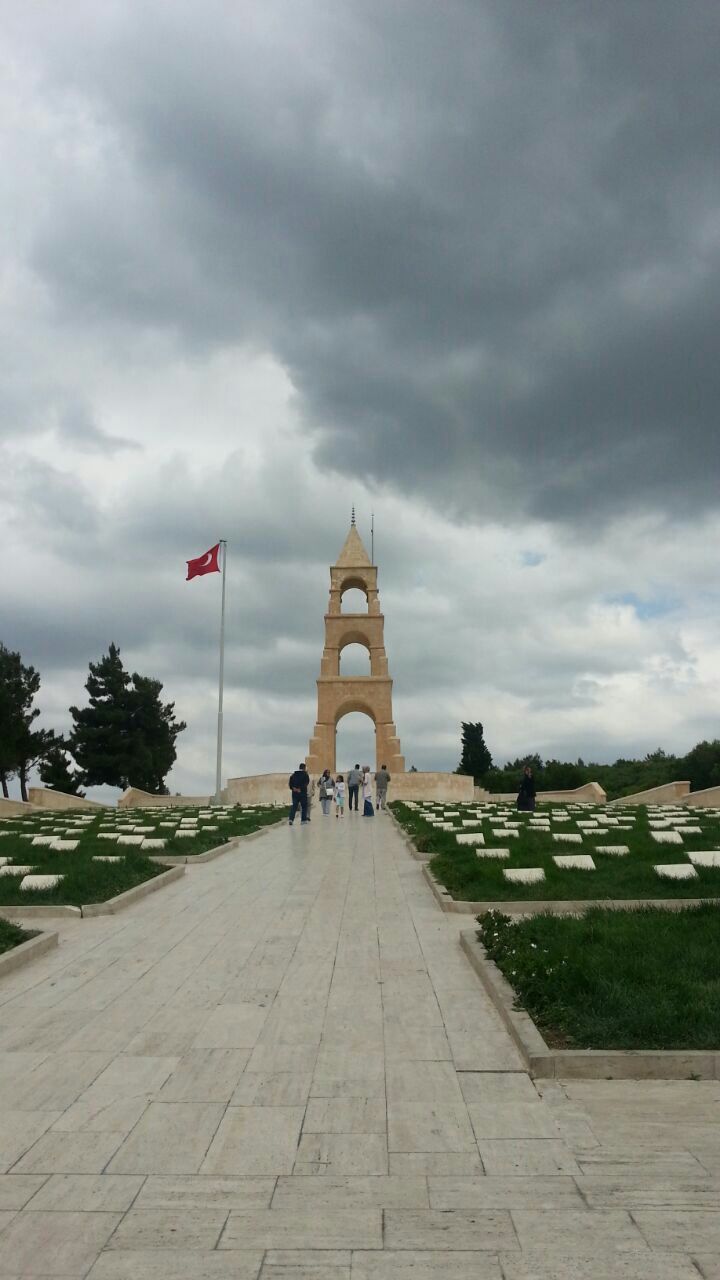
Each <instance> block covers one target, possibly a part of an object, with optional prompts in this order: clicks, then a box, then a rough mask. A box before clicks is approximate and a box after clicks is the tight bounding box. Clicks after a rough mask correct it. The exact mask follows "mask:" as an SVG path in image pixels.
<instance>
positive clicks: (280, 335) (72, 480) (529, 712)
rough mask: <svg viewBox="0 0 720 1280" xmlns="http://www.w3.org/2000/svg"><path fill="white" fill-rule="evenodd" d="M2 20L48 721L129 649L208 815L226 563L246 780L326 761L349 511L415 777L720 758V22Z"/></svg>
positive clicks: (163, 15)
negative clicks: (464, 725)
mask: <svg viewBox="0 0 720 1280" xmlns="http://www.w3.org/2000/svg"><path fill="white" fill-rule="evenodd" d="M6 9H7V14H6V15H4V16H6V19H7V20H6V24H5V36H4V48H3V50H2V51H0V59H1V60H2V67H1V68H0V70H2V72H3V74H2V75H1V76H0V114H2V117H3V120H5V121H7V122H8V125H7V128H6V131H5V132H4V133H3V135H2V137H1V138H0V146H1V147H2V159H3V171H4V174H5V176H6V188H7V199H6V200H4V201H3V208H2V210H0V229H1V230H2V232H3V235H2V244H3V246H4V248H3V257H2V262H1V264H0V266H1V271H2V274H1V277H0V279H1V280H2V295H1V297H0V353H1V354H0V371H1V372H2V379H0V385H2V387H3V390H2V395H1V397H0V438H1V439H2V443H3V450H4V454H3V462H4V464H5V463H6V465H4V466H3V470H2V480H1V481H0V499H1V500H2V508H1V509H0V522H1V525H2V533H3V542H4V559H5V563H6V565H7V566H8V567H7V568H6V570H5V576H4V582H3V606H2V615H3V616H2V632H3V637H4V638H5V642H6V643H13V644H15V645H16V646H17V647H19V648H21V650H22V651H23V652H24V653H25V652H27V655H28V660H32V661H35V662H37V663H38V665H40V666H41V669H42V671H43V675H44V686H43V690H44V693H43V696H44V697H45V698H46V700H47V701H46V706H47V708H48V710H47V711H46V715H51V716H54V717H57V719H58V723H59V722H60V721H61V720H62V716H63V715H64V714H66V713H65V712H64V711H63V707H66V706H67V705H68V704H69V702H70V701H75V700H77V698H78V696H79V689H80V688H81V686H82V681H83V679H84V672H85V671H86V669H87V662H88V661H89V660H90V659H95V658H96V657H97V656H99V653H100V652H102V651H103V650H104V649H105V648H106V647H107V644H108V643H109V642H110V640H115V641H116V642H118V643H120V644H121V646H122V648H123V652H124V655H125V656H126V658H127V661H128V665H130V666H131V667H133V668H137V669H139V670H141V671H145V670H147V671H148V672H149V673H152V674H157V675H159V676H160V678H162V679H163V680H164V681H165V684H166V689H167V695H168V697H170V698H175V699H176V701H177V704H178V712H179V714H180V715H181V716H182V718H184V719H187V720H188V722H189V724H190V726H191V727H190V728H189V729H188V732H187V734H186V735H184V737H183V739H182V740H181V742H182V746H181V756H180V760H179V762H178V767H177V770H176V777H177V780H178V783H177V785H182V786H184V787H185V786H187V787H188V788H191V789H194V790H200V791H202V790H205V789H206V787H207V782H206V781H203V778H204V775H205V773H206V772H207V769H206V762H207V759H208V758H211V757H212V737H213V732H214V729H213V724H214V710H213V707H214V697H215V694H214V669H215V662H216V654H215V649H216V625H217V608H216V605H217V601H216V599H215V595H216V592H214V591H213V584H212V583H208V581H207V580H200V581H199V582H195V583H192V584H186V583H185V582H184V576H183V566H184V562H185V560H186V559H187V558H188V557H189V556H193V555H197V554H200V553H201V552H202V551H203V550H205V549H206V547H207V546H208V545H211V543H212V542H213V541H214V540H215V539H216V538H217V537H221V536H226V537H228V539H229V542H230V549H231V561H230V565H231V568H230V583H229V585H230V593H229V601H228V608H229V624H230V625H229V630H228V668H227V669H228V685H229V688H228V694H227V698H228V704H227V705H228V716H227V724H228V730H227V733H228V748H227V758H228V761H229V762H232V763H229V764H228V767H229V769H230V770H231V771H237V772H245V771H251V772H252V771H254V770H255V768H259V767H269V768H275V767H276V766H277V765H278V764H279V762H280V759H281V758H282V760H283V761H284V760H285V757H286V755H290V756H291V757H293V758H294V757H295V756H298V758H299V754H298V752H302V750H303V749H304V747H305V744H306V739H307V737H308V736H309V733H310V730H311V728H312V722H313V719H314V680H315V677H316V674H317V669H318V662H319V652H320V648H321V644H322V615H323V611H324V609H325V607H326V601H327V565H328V563H329V562H330V560H331V559H332V558H333V557H334V555H335V554H336V552H337V550H338V548H339V546H340V544H341V542H342V539H343V536H344V532H345V529H346V526H347V519H348V513H349V510H350V507H351V505H352V503H353V502H355V503H356V505H357V506H358V510H359V512H360V513H361V518H362V526H363V529H364V531H365V532H367V525H368V516H369V514H370V512H371V511H374V512H375V514H376V528H377V539H376V546H377V554H378V558H379V561H380V565H381V573H382V576H381V589H382V600H383V605H384V608H385V610H386V614H387V645H388V653H389V658H390V664H391V670H392V671H393V673H394V675H395V679H396V689H395V692H396V713H395V714H396V720H397V723H398V729H399V732H400V734H401V738H402V740H403V743H404V746H405V749H406V753H407V756H408V760H409V762H410V761H411V762H413V763H415V764H417V765H418V767H420V765H421V764H423V763H424V764H431V763H433V762H434V763H435V764H436V765H437V766H438V767H448V768H452V767H454V765H455V764H456V761H457V736H458V726H459V722H460V720H462V719H468V718H475V717H477V718H480V719H483V720H484V721H485V722H486V727H487V729H488V739H489V741H490V743H491V747H492V750H493V753H494V754H495V755H496V757H497V758H500V759H502V758H503V757H504V755H506V754H507V755H513V754H517V753H518V752H520V751H522V750H525V749H530V748H532V749H535V748H537V749H540V750H541V751H542V753H543V754H553V753H556V754H560V753H566V754H570V755H576V754H583V755H584V756H586V757H587V756H589V755H592V754H593V753H595V754H612V753H613V752H614V751H616V750H620V749H622V750H623V751H624V752H625V753H626V754H627V753H628V751H629V750H630V749H631V748H632V747H633V746H635V745H636V746H638V748H642V747H644V749H649V748H650V747H652V746H655V745H657V742H658V741H659V740H660V739H662V740H663V742H664V743H665V744H666V745H667V746H668V748H672V747H676V748H677V747H679V746H683V745H685V746H689V745H691V742H692V740H693V738H694V737H697V736H701V734H702V733H709V734H712V733H713V732H714V728H713V726H714V723H715V719H716V715H717V710H718V706H717V695H716V693H715V684H714V671H715V668H716V660H717V656H718V654H717V644H716V641H715V631H714V617H715V612H716V609H717V592H716V591H715V589H714V587H713V586H712V584H713V582H714V578H715V565H714V560H713V551H712V548H713V547H714V545H715V543H716V540H717V532H718V530H717V494H716V489H717V485H716V473H717V464H718V462H720V457H719V456H718V450H719V447H720V446H719V445H718V439H719V437H718V433H717V428H716V422H715V417H716V405H717V403H718V392H720V386H719V385H718V379H719V377H720V374H719V373H718V370H719V369H720V362H718V360H717V353H716V344H717V339H716V334H717V332H718V330H719V329H720V325H719V323H718V322H719V321H720V315H719V314H718V307H719V305H720V304H719V303H718V298H719V297H720V290H719V289H718V283H719V281H718V275H719V266H720V235H719V234H718V227H719V226H720V221H719V220H718V208H719V207H720V183H719V181H718V176H717V165H716V155H715V152H716V137H717V134H718V126H719V125H720V86H719V85H718V79H717V74H716V63H717V51H718V44H719V43H720V42H719V41H718V34H719V28H720V23H719V21H718V12H717V6H716V5H715V4H713V3H711V2H710V0H693V3H692V4H691V5H689V6H688V5H685V6H677V5H676V4H674V3H672V2H671V0H655V3H654V4H653V6H652V9H651V10H650V9H648V7H647V6H644V5H640V6H628V5H626V4H621V3H620V2H619V0H610V2H609V3H606V4H604V5H602V6H598V5H597V4H595V3H591V0H578V2H576V3H573V4H572V5H569V4H567V3H565V2H564V0H563V2H561V3H559V4H556V5H543V6H535V7H530V6H527V5H526V4H524V3H522V4H521V3H519V0H482V2H481V3H475V2H472V3H471V2H470V0H453V3H452V4H450V5H442V6H438V5H437V4H434V3H432V2H431V0H418V3H417V4H415V5H413V6H412V7H408V6H405V5H387V4H381V3H380V0H369V3H368V4H365V5H362V6H357V5H352V4H350V3H349V0H338V3H336V4H333V5H332V6H317V5H311V4H307V3H305V0H300V3H297V2H296V0H267V3H266V4H263V5H262V6H257V5H252V4H249V3H247V4H242V5H239V6H238V5H235V4H230V3H229V2H228V0H209V3H208V4H207V5H206V6H205V8H204V10H203V15H202V19H201V18H200V17H199V16H198V11H197V6H195V5H193V4H191V3H190V2H189V0H178V3H176V4H174V5H172V6H167V5H163V4H159V3H157V2H156V0H146V2H145V3H143V4H142V5H141V4H140V3H139V0H128V3H125V4H123V5H109V6H97V5H94V4H91V3H89V0H79V2H78V3H77V4H75V5H73V6H72V7H71V8H70V9H67V8H66V9H65V10H64V11H63V13H62V14H60V12H59V11H58V10H57V9H56V7H55V6H53V5H50V4H48V3H41V4H39V5H34V6H28V5H24V4H20V3H19V0H18V2H16V0H11V3H10V4H9V5H7V6H6ZM190 590H192V594H189V591H190ZM59 727H62V724H60V723H59ZM283 767H284V765H283Z"/></svg>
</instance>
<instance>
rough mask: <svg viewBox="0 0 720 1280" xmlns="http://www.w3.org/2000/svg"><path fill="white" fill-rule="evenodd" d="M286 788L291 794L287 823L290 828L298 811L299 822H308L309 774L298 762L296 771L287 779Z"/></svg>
mask: <svg viewBox="0 0 720 1280" xmlns="http://www.w3.org/2000/svg"><path fill="white" fill-rule="evenodd" d="M288 786H289V788H290V791H291V794H292V808H291V810H290V816H289V818H288V822H289V824H290V826H292V824H293V822H294V820H295V814H296V813H297V811H298V809H299V810H300V820H301V822H309V821H310V819H309V818H308V787H309V786H310V774H309V773H308V771H307V769H306V768H305V765H304V764H303V763H302V761H300V764H299V765H298V767H297V769H296V770H295V772H294V773H293V774H291V775H290V778H289V779H288Z"/></svg>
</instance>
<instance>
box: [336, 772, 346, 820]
mask: <svg viewBox="0 0 720 1280" xmlns="http://www.w3.org/2000/svg"><path fill="white" fill-rule="evenodd" d="M344 811H345V780H344V778H343V776H342V774H341V773H339V774H338V776H337V778H336V779H335V817H336V818H342V816H343V813H344Z"/></svg>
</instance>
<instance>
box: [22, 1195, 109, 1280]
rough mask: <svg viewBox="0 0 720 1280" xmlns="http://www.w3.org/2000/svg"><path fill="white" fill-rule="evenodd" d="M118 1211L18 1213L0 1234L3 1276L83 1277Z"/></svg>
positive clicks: (107, 1237) (104, 1242)
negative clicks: (15, 1274)
mask: <svg viewBox="0 0 720 1280" xmlns="http://www.w3.org/2000/svg"><path fill="white" fill-rule="evenodd" d="M120 1218H121V1215H120V1214H119V1213H55V1212H49V1213H42V1212H37V1213H32V1212H30V1211H28V1210H27V1209H25V1210H23V1212H22V1213H19V1214H18V1215H17V1216H16V1217H15V1218H14V1220H13V1221H12V1222H11V1223H10V1225H9V1226H8V1227H6V1228H5V1230H4V1231H3V1233H2V1235H0V1275H2V1276H10V1275H12V1274H13V1272H17V1274H18V1275H23V1276H28V1275H30V1276H69V1277H72V1278H73V1280H75V1277H78V1280H79V1277H81V1276H83V1275H84V1274H85V1272H86V1271H87V1269H88V1267H90V1265H91V1264H92V1263H93V1262H94V1261H95V1258H96V1257H97V1254H98V1253H99V1252H100V1250H101V1249H102V1248H103V1247H104V1245H105V1244H106V1242H107V1240H108V1239H109V1238H110V1236H111V1235H112V1233H113V1231H114V1230H115V1228H116V1226H117V1224H118V1223H119V1221H120Z"/></svg>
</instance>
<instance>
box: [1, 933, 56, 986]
mask: <svg viewBox="0 0 720 1280" xmlns="http://www.w3.org/2000/svg"><path fill="white" fill-rule="evenodd" d="M57 944H58V935H57V934H56V933H41V934H39V935H38V937H37V938H28V940H27V942H21V943H20V944H19V946H17V947H13V948H12V951H4V952H3V954H2V955H1V956H0V978H2V977H3V976H4V975H5V974H6V973H13V972H14V971H15V970H16V969H22V968H23V966H24V965H26V964H29V963H30V961H31V960H36V959H37V957H38V956H42V955H44V954H45V952H46V951H52V950H53V948H54V947H56V946H57Z"/></svg>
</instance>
